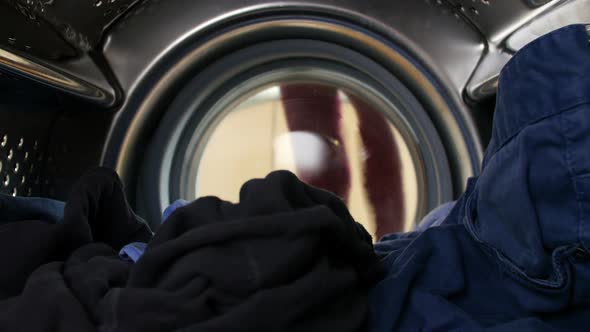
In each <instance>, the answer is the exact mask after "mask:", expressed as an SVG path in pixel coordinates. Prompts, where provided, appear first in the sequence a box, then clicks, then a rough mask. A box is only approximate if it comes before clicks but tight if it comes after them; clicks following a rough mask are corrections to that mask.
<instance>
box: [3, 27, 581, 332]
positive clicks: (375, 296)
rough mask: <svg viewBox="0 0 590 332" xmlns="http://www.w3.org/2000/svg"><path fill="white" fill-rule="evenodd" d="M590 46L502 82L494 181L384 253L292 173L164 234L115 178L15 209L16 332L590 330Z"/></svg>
mask: <svg viewBox="0 0 590 332" xmlns="http://www.w3.org/2000/svg"><path fill="white" fill-rule="evenodd" d="M589 250H590V43H589V41H588V32H587V30H586V27H585V26H582V25H573V26H569V27H566V28H562V29H560V30H557V31H554V32H552V33H550V34H548V35H546V36H544V37H542V38H540V39H538V40H536V41H534V42H533V43H531V44H529V45H528V46H526V47H525V48H524V49H523V50H521V51H520V52H519V53H517V54H516V55H515V56H514V57H513V59H512V60H511V61H510V62H509V63H508V65H506V66H505V68H504V69H503V71H502V73H501V76H500V82H499V91H498V96H497V108H496V112H495V116H494V127H493V133H492V140H491V142H490V144H489V146H488V149H487V151H486V155H485V158H484V162H483V167H482V171H481V174H480V176H479V177H477V178H472V179H470V180H469V182H468V184H467V188H466V191H465V193H464V194H463V195H462V196H461V197H460V198H459V199H458V200H457V201H456V202H455V203H448V204H445V205H444V206H442V207H441V208H439V209H437V210H435V211H433V213H432V214H430V215H429V216H428V217H427V218H426V220H425V221H424V222H423V223H421V224H420V225H419V226H418V227H417V228H416V230H415V231H413V232H409V233H395V234H390V235H387V236H385V237H384V238H382V239H381V240H380V241H379V242H378V243H376V244H375V245H373V244H372V243H371V237H370V235H369V234H368V233H367V232H366V231H365V230H364V229H363V227H362V226H361V225H360V224H358V223H357V222H355V221H354V220H353V218H352V217H351V216H350V214H349V212H348V210H347V209H346V207H345V205H344V203H343V202H342V201H341V200H340V199H338V198H337V197H336V196H334V195H332V194H330V193H328V192H326V191H322V190H320V189H317V188H313V187H310V186H308V185H306V184H304V183H303V182H301V181H300V180H299V179H297V178H296V177H295V176H294V175H293V174H291V173H288V172H285V171H279V172H274V173H271V174H270V175H268V176H267V177H266V178H265V179H256V180H251V181H249V182H247V183H246V184H245V185H244V186H243V187H242V189H241V192H240V203H238V204H232V203H228V202H224V201H222V200H220V199H218V198H215V197H204V198H200V199H198V200H196V201H194V202H191V203H189V202H182V201H179V202H176V203H175V204H173V205H172V206H170V207H169V208H168V209H167V210H166V211H165V212H164V216H163V223H162V225H161V226H160V227H159V228H158V229H157V231H156V233H155V234H154V233H153V232H152V231H151V230H150V229H149V227H148V226H147V224H146V223H145V222H144V221H143V220H142V219H141V218H140V217H138V216H137V215H136V214H135V213H134V212H133V210H132V209H131V208H130V207H129V204H128V203H127V200H126V197H125V194H124V190H123V186H122V184H121V181H120V180H119V178H118V177H117V175H116V174H115V173H114V172H113V171H111V170H108V169H105V168H97V169H94V170H90V171H89V172H88V173H87V174H86V175H85V176H83V177H82V178H81V179H80V181H79V183H78V184H77V185H76V186H75V188H74V189H73V191H72V193H71V196H70V198H69V200H68V201H67V202H66V203H65V204H64V203H62V202H57V201H52V200H48V199H42V198H18V197H10V196H0V259H1V262H2V273H0V330H1V331H199V332H200V331H339V332H343V331H380V332H389V331H496V332H499V331H586V330H588V329H589V327H590V251H589Z"/></svg>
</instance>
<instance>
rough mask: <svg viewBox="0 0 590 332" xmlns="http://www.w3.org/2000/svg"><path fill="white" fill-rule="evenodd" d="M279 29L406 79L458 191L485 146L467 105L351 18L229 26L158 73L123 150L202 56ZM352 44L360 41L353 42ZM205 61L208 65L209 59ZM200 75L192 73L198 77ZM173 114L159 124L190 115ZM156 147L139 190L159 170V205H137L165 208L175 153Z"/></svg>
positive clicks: (165, 139)
mask: <svg viewBox="0 0 590 332" xmlns="http://www.w3.org/2000/svg"><path fill="white" fill-rule="evenodd" d="M281 29H286V30H285V33H284V34H282V35H283V36H285V37H289V36H297V37H307V38H308V40H316V41H317V40H320V41H327V43H330V44H332V45H333V46H334V47H336V46H345V47H346V48H350V49H351V50H354V51H360V52H358V53H360V54H362V55H363V56H365V55H366V56H367V58H369V57H370V59H371V60H372V61H374V62H375V63H377V64H378V65H382V66H383V68H384V69H385V71H386V72H388V73H389V74H390V75H391V76H392V77H398V78H399V79H400V81H402V82H403V85H404V86H406V87H407V88H408V89H409V90H410V91H411V93H412V94H413V95H414V96H415V97H416V99H418V100H419V102H420V104H421V105H422V106H423V108H424V109H425V110H426V113H427V115H428V116H429V118H430V120H431V121H432V123H433V124H434V127H435V128H436V129H435V130H436V132H437V133H438V134H439V135H440V137H441V141H442V142H444V143H445V144H444V149H445V151H446V153H447V155H448V162H449V165H450V166H451V167H450V168H451V177H452V179H453V185H454V186H453V188H451V192H453V191H454V192H455V193H456V192H458V191H460V190H461V189H462V188H461V187H460V186H462V183H463V182H464V180H465V178H467V177H468V176H471V175H473V174H474V173H476V172H477V168H478V162H479V158H480V154H481V146H480V144H479V141H478V137H477V134H476V132H475V130H474V129H473V128H474V126H473V124H472V122H471V119H470V117H469V115H468V114H466V113H465V111H464V110H461V107H460V106H458V105H454V106H456V107H454V106H453V102H452V100H451V99H452V98H450V97H449V96H447V95H445V94H444V89H441V87H440V85H439V84H437V82H436V81H434V80H433V79H432V78H431V77H429V76H428V73H426V72H424V71H423V70H422V69H421V67H420V66H419V64H418V63H417V62H416V61H415V60H413V59H411V58H410V57H409V56H408V55H407V54H404V53H403V50H401V49H398V48H396V47H394V45H390V44H387V43H386V41H383V40H380V39H379V38H377V37H376V36H374V35H371V34H369V33H366V32H363V31H362V29H358V28H351V27H350V26H348V25H347V24H339V23H335V22H333V21H330V20H327V21H319V20H318V21H316V20H311V19H309V18H306V19H292V18H289V19H274V20H265V21H256V22H253V23H250V24H242V25H240V26H238V27H234V28H231V29H228V30H227V31H224V32H223V33H220V34H218V35H217V36H216V37H214V38H211V39H209V40H208V41H207V42H205V43H201V44H200V46H198V47H196V48H193V49H192V50H190V51H188V52H187V53H186V54H185V55H184V57H180V58H179V59H177V60H178V61H177V63H176V64H175V65H173V66H172V67H169V68H168V70H167V71H166V72H165V73H164V75H162V76H161V77H160V80H159V81H158V82H157V83H156V84H155V86H153V87H152V89H151V90H150V91H149V92H148V98H147V99H144V101H142V102H141V103H140V105H139V108H138V118H136V119H134V124H132V126H131V127H130V129H131V130H130V133H129V135H128V136H127V137H125V139H124V141H123V144H122V151H123V152H124V151H125V150H126V149H129V148H130V147H132V146H133V139H134V135H133V131H134V130H138V129H139V128H141V123H142V121H147V118H148V115H150V113H151V112H154V111H155V109H156V106H159V107H162V105H161V104H160V105H159V98H158V96H159V97H161V98H163V97H164V96H166V95H168V98H170V95H171V94H175V93H173V92H172V89H173V87H175V88H176V89H178V87H179V86H178V85H179V84H180V85H186V81H187V71H188V72H195V71H196V72H197V74H196V75H200V74H198V73H199V72H202V71H206V70H207V68H208V67H205V69H202V67H201V68H200V67H199V64H200V65H201V66H202V65H203V64H202V63H200V62H202V61H203V59H207V58H210V57H211V56H212V54H215V55H216V57H217V58H220V57H221V58H223V57H222V56H221V55H223V54H224V53H225V54H229V53H232V52H231V51H235V49H232V47H231V46H232V44H233V43H235V44H236V45H238V46H236V45H233V46H235V47H237V48H238V49H239V48H240V47H239V46H240V45H241V46H243V45H244V44H243V43H244V40H249V41H250V44H254V45H259V44H260V43H264V42H265V41H267V40H269V35H276V34H277V33H279V32H280V31H281ZM271 32H272V33H271ZM240 37H241V38H240ZM236 39H240V41H239V42H238V41H237V40H236ZM271 40H272V39H271ZM353 45H355V46H358V47H353ZM241 48H243V47H241ZM199 60H201V61H199ZM207 65H210V63H208V64H207ZM199 69H200V70H199ZM238 72H239V71H238ZM235 74H237V73H236V72H234V73H233V75H232V74H231V73H228V74H227V75H229V77H232V76H235ZM196 75H192V76H193V77H195V76H196ZM175 85H176V86H175ZM213 90H214V89H212V88H211V87H209V88H206V89H204V90H203V91H199V95H200V96H207V95H210V94H212V93H214V91H213ZM175 95H177V94H175ZM193 99H194V97H193ZM202 101H203V100H201V102H202ZM170 114H171V112H170V111H169V110H167V111H166V115H165V116H164V118H163V119H162V120H161V121H160V122H159V124H160V126H161V125H165V124H166V123H167V122H170V121H172V122H179V121H180V122H182V121H188V119H187V115H185V116H184V118H183V119H180V118H178V117H177V118H173V117H174V116H172V115H170ZM177 116H178V115H177ZM171 118H172V119H171ZM179 135H180V133H178V132H176V133H172V134H170V133H168V134H164V135H159V134H158V133H156V135H155V139H154V140H152V142H154V143H155V144H156V145H172V146H173V145H174V144H171V142H174V141H175V140H178V138H179ZM153 151H158V152H157V154H158V156H157V158H158V159H159V160H160V162H159V163H158V165H147V166H145V167H143V169H142V174H143V175H142V179H141V180H140V181H139V187H138V189H139V191H138V193H139V195H144V194H145V191H146V190H144V189H145V188H151V189H150V191H153V189H154V188H153V187H154V186H153V184H154V180H155V179H154V174H159V176H158V177H157V180H156V182H157V183H156V192H159V193H161V194H156V195H157V196H159V197H157V199H156V200H157V201H158V204H156V205H157V206H154V203H155V201H156V200H154V195H151V196H152V197H151V199H150V198H146V197H139V198H140V199H139V202H140V204H139V205H140V209H141V207H142V206H143V209H147V210H155V209H157V210H159V211H160V212H161V209H162V208H163V207H164V206H165V205H166V204H168V203H169V202H170V200H171V197H170V191H169V186H170V178H169V174H168V175H167V174H166V173H167V172H168V173H169V171H166V170H170V169H172V164H173V163H172V159H173V158H172V155H171V154H170V151H169V150H168V151H167V152H163V151H165V149H159V150H158V149H153V148H150V151H149V152H148V154H147V155H150V154H152V155H153V154H154V152H153ZM117 166H118V170H119V171H120V172H121V173H123V174H126V172H127V171H128V169H129V168H128V167H129V165H128V164H127V163H126V161H125V158H119V162H118V165H117ZM145 179H148V181H151V184H152V185H151V186H150V185H149V183H143V182H144V180H145ZM177 192H178V190H177ZM451 196H452V194H451ZM448 199H452V197H449V196H448V194H445V195H443V196H439V198H438V199H435V201H436V204H438V203H440V202H442V201H444V200H448ZM427 205H428V206H427V207H426V208H427V209H428V208H432V207H433V206H432V205H433V203H429V204H427ZM148 215H151V216H155V212H154V211H152V212H151V213H148Z"/></svg>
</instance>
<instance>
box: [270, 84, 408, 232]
mask: <svg viewBox="0 0 590 332" xmlns="http://www.w3.org/2000/svg"><path fill="white" fill-rule="evenodd" d="M346 96H347V98H348V99H349V101H350V103H351V104H352V105H353V106H354V109H355V110H356V113H357V117H358V120H359V128H358V129H359V133H360V137H361V140H362V144H363V147H364V155H363V159H364V164H363V184H364V187H365V190H366V192H367V196H368V197H367V199H368V201H369V202H370V204H371V206H372V208H373V211H374V214H375V223H376V232H375V236H376V237H377V238H380V237H381V236H382V235H384V234H388V233H392V232H398V231H403V229H404V224H403V223H404V213H405V210H404V197H403V183H402V174H401V162H400V155H399V152H398V150H397V145H396V142H395V140H394V137H393V135H392V132H391V129H390V128H389V121H388V120H387V119H386V118H385V117H384V116H383V114H381V113H380V112H379V111H378V110H375V109H373V108H372V107H370V106H369V105H368V104H367V103H365V102H364V101H363V100H361V99H360V98H357V97H356V96H353V95H350V94H347V95H346ZM281 102H282V103H283V108H284V110H285V115H286V118H287V125H288V128H289V130H290V131H291V132H308V133H313V134H315V135H318V136H321V137H322V138H324V139H325V140H327V141H328V143H329V146H330V147H331V151H329V157H328V158H327V159H326V163H327V165H324V167H321V168H318V169H316V170H297V173H298V175H299V177H300V178H301V179H302V180H303V181H305V182H306V183H309V184H311V185H313V186H316V187H319V188H322V189H325V190H328V191H331V192H333V193H335V194H336V195H338V196H340V197H341V198H342V199H343V200H344V201H345V202H347V200H348V196H349V193H350V183H351V172H350V164H349V156H348V155H347V152H346V146H345V144H346V143H345V140H344V139H343V135H342V132H341V128H340V127H341V126H340V123H341V120H342V115H341V102H340V97H339V96H338V89H336V88H333V87H330V86H325V85H320V84H308V83H305V84H288V85H283V86H281ZM292 144H294V145H296V144H298V141H297V140H294V141H293V142H292ZM299 144H300V143H299ZM295 148H296V149H297V146H295Z"/></svg>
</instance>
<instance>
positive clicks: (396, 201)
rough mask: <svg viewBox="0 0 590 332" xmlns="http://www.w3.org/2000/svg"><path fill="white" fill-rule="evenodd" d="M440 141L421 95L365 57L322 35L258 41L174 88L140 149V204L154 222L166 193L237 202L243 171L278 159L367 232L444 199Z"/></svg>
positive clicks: (407, 222) (409, 223) (448, 179)
mask: <svg viewBox="0 0 590 332" xmlns="http://www.w3.org/2000/svg"><path fill="white" fill-rule="evenodd" d="M442 142H443V139H442V138H441V136H439V134H438V132H437V130H436V127H435V125H434V124H433V121H432V120H431V118H430V117H429V115H428V113H427V111H426V110H425V108H424V107H423V105H422V104H421V103H420V102H418V100H417V98H416V97H415V96H414V95H413V94H412V93H411V92H410V90H409V89H408V88H406V87H405V86H404V84H402V83H401V82H400V81H399V80H398V79H397V78H396V77H395V76H394V75H393V74H392V73H391V72H389V71H388V70H387V69H385V68H384V67H382V66H381V65H379V64H378V63H377V62H375V61H373V60H372V59H371V58H369V57H366V56H364V55H363V54H360V53H358V52H356V51H353V50H351V49H349V48H345V47H342V46H339V45H336V44H333V43H328V42H323V41H315V40H297V39H292V40H289V39H288V40H280V41H272V42H264V43H258V44H255V45H253V46H250V47H246V48H243V49H241V50H238V51H236V52H233V53H231V54H228V55H226V56H225V57H222V58H220V59H219V60H218V61H215V62H214V63H212V64H211V65H209V66H208V67H206V68H205V69H204V70H201V71H200V72H199V73H198V74H196V75H194V76H193V78H192V79H191V80H190V81H189V82H188V83H187V84H185V85H184V87H183V88H182V89H181V91H180V92H179V93H178V94H177V95H176V97H175V99H174V101H173V102H172V103H171V105H170V106H169V107H168V109H167V111H166V113H165V115H164V117H163V119H162V120H161V121H160V123H159V125H158V128H157V131H156V134H155V135H154V137H153V138H152V141H151V143H150V145H149V150H148V153H147V155H146V157H145V158H144V164H143V169H142V179H141V182H140V191H139V197H140V199H142V202H143V205H140V208H142V210H143V211H142V212H143V213H144V214H146V215H147V216H148V218H149V219H151V220H152V223H157V222H159V220H158V219H159V217H158V216H159V215H160V213H161V211H162V210H163V209H164V208H165V207H166V206H167V205H169V204H170V203H171V202H173V201H174V200H176V199H180V198H182V199H187V200H192V199H195V198H198V197H201V196H205V195H216V196H219V197H221V198H222V199H226V200H230V201H237V200H238V195H239V188H240V186H241V185H242V184H243V183H244V182H245V181H247V180H249V179H252V178H260V177H264V176H266V175H267V174H268V173H269V172H271V171H273V170H278V169H287V170H290V171H292V172H294V173H295V174H297V175H298V176H299V177H300V179H302V180H303V181H305V182H307V183H309V184H311V185H314V186H317V187H320V188H323V189H325V190H328V191H331V192H334V193H335V194H337V195H339V196H340V197H341V198H342V199H343V200H344V201H345V202H346V203H347V205H348V207H349V208H350V210H351V214H352V215H353V217H355V219H357V221H359V222H361V223H362V224H364V225H365V227H366V228H367V229H368V230H369V232H371V233H372V234H373V235H374V238H375V239H377V238H379V237H380V236H382V235H384V234H386V233H390V232H394V231H401V230H408V229H411V228H412V227H413V225H414V224H415V222H416V221H417V220H418V219H419V218H421V217H422V216H423V215H424V214H425V213H426V212H428V211H429V210H430V209H432V208H433V207H435V206H437V205H438V204H440V203H441V202H445V201H448V200H452V199H453V174H452V172H451V171H450V169H449V163H448V158H447V154H446V151H445V148H444V145H443V143H442ZM154 184H156V187H157V189H158V190H142V187H143V188H154ZM154 221H155V222H154Z"/></svg>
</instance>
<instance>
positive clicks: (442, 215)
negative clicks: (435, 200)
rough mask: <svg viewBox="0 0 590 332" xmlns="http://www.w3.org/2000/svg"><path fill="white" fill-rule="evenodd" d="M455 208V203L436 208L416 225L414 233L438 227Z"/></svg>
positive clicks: (447, 203)
mask: <svg viewBox="0 0 590 332" xmlns="http://www.w3.org/2000/svg"><path fill="white" fill-rule="evenodd" d="M454 206H455V202H454V201H452V202H446V203H443V204H441V205H439V206H437V207H436V208H435V209H434V210H432V211H430V212H429V213H428V214H427V215H426V216H424V218H422V220H420V223H418V225H416V231H419V232H420V231H424V230H426V229H427V228H430V227H435V226H440V224H442V222H443V221H444V220H445V219H446V218H447V216H448V215H449V213H451V210H452V209H453V207H454Z"/></svg>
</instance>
